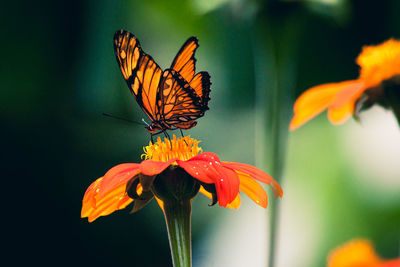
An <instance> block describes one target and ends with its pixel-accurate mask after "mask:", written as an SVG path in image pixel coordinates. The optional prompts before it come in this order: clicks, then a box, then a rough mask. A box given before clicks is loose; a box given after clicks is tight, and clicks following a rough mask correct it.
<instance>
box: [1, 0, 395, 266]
mask: <svg viewBox="0 0 400 267" xmlns="http://www.w3.org/2000/svg"><path fill="white" fill-rule="evenodd" d="M399 10H400V2H399V1H396V0H393V1H380V2H378V1H361V0H359V1H346V0H320V1H317V0H315V1H311V0H310V1H306V0H304V1H273V0H270V1H245V0H231V1H229V0H218V1H217V0H214V1H213V0H193V1H177V0H171V1H161V0H149V1H126V0H125V1H106V0H97V1H76V2H75V1H68V2H54V1H41V2H40V3H39V2H31V1H25V2H22V3H21V2H15V3H13V4H11V3H8V6H7V7H6V8H4V9H3V12H2V13H3V14H2V18H3V19H5V20H6V23H5V24H3V25H5V29H4V30H3V31H2V32H3V38H2V40H3V41H2V42H1V44H0V46H1V51H2V61H3V64H2V67H1V84H2V86H1V102H2V103H1V106H0V108H1V112H0V117H1V123H2V131H1V140H2V147H3V149H2V150H3V160H2V163H3V164H2V165H3V167H2V170H3V180H4V181H6V183H5V185H4V187H3V189H4V190H3V192H4V193H3V194H2V195H3V196H4V200H3V207H4V208H5V209H4V210H3V212H2V221H3V225H4V227H3V235H4V238H3V244H4V245H5V246H6V251H5V252H6V253H5V254H6V255H7V256H8V257H9V259H10V260H11V261H12V264H11V265H10V266H25V265H27V264H30V265H32V264H40V265H41V266H171V259H170V252H169V246H168V238H167V233H166V227H165V222H164V218H163V215H162V212H161V210H160V209H159V207H158V206H157V204H156V203H155V201H152V202H151V203H150V204H149V205H148V206H147V207H146V208H144V209H143V210H141V211H140V212H138V213H136V214H133V215H129V213H128V212H129V209H125V210H122V211H118V212H115V213H114V214H112V215H110V216H106V217H101V218H99V219H97V220H96V221H95V222H93V223H88V222H87V220H86V219H81V218H80V209H81V201H82V197H83V195H84V192H85V190H86V188H87V187H88V186H89V185H90V184H91V183H92V182H93V181H94V180H95V179H96V178H98V177H100V176H102V175H103V174H104V173H105V172H106V171H107V170H108V169H110V168H111V167H113V166H114V165H117V164H120V163H124V162H138V161H139V160H140V155H141V154H142V147H143V146H144V145H146V144H147V143H148V141H149V134H148V133H147V132H146V130H145V129H143V127H142V126H138V125H134V124H128V123H125V122H121V121H118V120H115V119H111V118H108V117H104V116H102V113H103V112H106V113H111V114H113V115H116V116H121V117H125V118H128V119H131V120H137V121H139V120H141V119H142V118H145V119H147V118H146V116H145V114H144V113H143V112H142V111H141V109H140V108H139V106H138V105H137V103H136V101H135V100H134V98H133V97H132V96H131V95H130V92H129V90H128V88H127V86H126V84H125V81H124V80H123V78H122V75H121V73H120V70H119V68H118V65H117V62H116V60H115V56H114V51H113V45H112V38H113V34H114V32H115V31H117V30H119V29H126V30H129V31H130V32H132V33H134V34H135V35H136V36H137V37H138V38H139V40H140V42H141V44H142V48H143V50H144V51H145V52H146V53H148V54H150V55H152V56H153V58H154V59H155V60H156V62H157V63H158V64H159V65H160V66H161V67H162V68H167V67H169V66H170V64H171V62H172V60H173V58H174V56H175V55H176V53H177V51H178V50H179V48H180V47H181V45H182V44H183V43H184V42H185V41H186V39H187V38H189V37H190V36H193V35H194V36H197V37H198V38H199V41H200V48H199V49H198V50H197V54H196V57H197V70H198V71H201V70H203V71H208V72H209V73H210V75H211V81H212V88H211V89H212V91H211V100H210V103H209V106H210V110H209V111H207V112H206V115H205V116H204V117H203V118H201V119H199V120H198V125H197V126H196V127H195V128H193V129H191V130H190V131H187V132H186V134H190V135H191V136H193V137H195V138H197V139H200V140H202V147H203V149H204V151H212V152H215V153H217V154H218V155H219V156H220V158H221V159H222V160H227V161H237V162H244V163H249V164H253V165H254V164H256V165H257V166H258V167H260V168H261V169H263V170H265V171H266V172H269V166H270V163H268V162H271V159H273V158H274V155H273V154H271V152H270V145H271V144H269V143H268V140H269V137H268V136H269V135H270V132H271V129H270V128H269V119H270V118H269V114H271V107H272V106H273V105H275V106H276V107H277V108H278V109H275V110H278V111H279V116H281V125H283V126H282V127H284V128H285V129H287V128H286V127H287V125H288V123H289V120H290V118H291V116H292V105H293V102H294V100H295V98H296V97H297V96H298V95H299V94H300V93H301V92H303V91H304V90H306V89H307V88H309V87H311V86H314V85H317V84H321V83H326V82H337V81H343V80H347V79H354V78H356V77H357V76H358V66H357V65H356V64H355V58H356V57H357V55H358V53H359V52H360V51H361V47H362V46H363V45H367V44H378V43H381V42H383V41H385V40H387V39H388V38H390V37H397V38H399V37H400V19H399V17H398V11H399ZM271 88H279V90H280V91H279V92H280V93H279V97H278V98H274V95H273V94H272V93H271V90H272V89H271ZM275 96H276V95H275ZM275 99H280V100H279V101H275V102H274V100H275ZM275 115H276V114H275ZM280 142H281V145H280V148H281V149H282V151H286V153H282V157H283V159H284V160H283V159H282V160H280V161H281V163H282V164H283V162H285V164H284V167H283V175H282V176H281V177H275V178H276V179H278V180H280V181H281V185H282V187H283V190H284V196H283V199H282V200H277V201H279V202H280V207H281V212H280V213H279V225H278V229H277V230H276V231H277V237H278V241H277V245H278V247H277V264H276V266H279V267H286V266H288V267H291V266H300V267H301V266H308V267H312V266H316V267H317V266H325V260H326V256H327V254H328V252H329V251H330V250H331V249H332V248H334V247H336V246H338V245H340V244H342V243H344V242H346V241H348V240H349V239H352V238H355V237H364V238H368V239H371V240H372V241H373V242H374V244H375V246H376V248H377V251H378V253H379V254H380V255H381V256H383V257H387V258H394V257H396V256H398V255H399V240H400V239H399V238H400V160H399V159H400V131H399V127H398V125H397V123H396V120H395V118H394V117H393V115H392V113H391V112H388V111H385V110H383V109H381V108H378V107H377V108H373V109H371V110H370V111H368V112H364V113H362V115H361V123H356V122H355V121H354V120H350V121H348V122H347V123H346V124H344V125H342V126H338V127H335V126H332V125H330V124H329V122H328V120H327V118H326V115H325V114H323V115H320V116H318V117H317V118H316V119H314V120H312V121H310V122H309V123H308V124H306V125H305V126H303V127H301V128H300V129H298V130H296V131H294V132H291V133H287V131H286V130H285V131H282V135H281V140H280ZM268 190H269V189H268ZM268 193H269V196H270V202H272V201H274V200H273V197H272V192H271V191H270V190H269V191H268ZM242 199H243V202H242V205H241V207H240V209H239V210H238V211H235V210H229V209H223V208H221V207H218V205H216V206H213V207H208V205H207V204H209V203H210V200H208V199H206V198H205V197H203V196H198V197H197V198H196V199H195V200H194V201H193V216H192V239H193V264H194V266H230V267H231V266H256V267H257V266H265V265H266V261H267V251H268V244H267V241H266V240H267V239H268V231H267V229H268V228H267V226H268V218H267V216H268V214H269V209H267V210H263V209H262V208H260V207H258V206H256V205H254V203H252V202H251V200H249V199H248V198H247V197H243V198H242ZM4 261H5V259H4Z"/></svg>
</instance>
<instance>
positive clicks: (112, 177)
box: [99, 163, 140, 194]
mask: <svg viewBox="0 0 400 267" xmlns="http://www.w3.org/2000/svg"><path fill="white" fill-rule="evenodd" d="M139 172H140V170H139V164H137V163H124V164H119V165H117V166H115V167H113V168H111V169H110V170H109V171H108V172H107V173H106V174H105V175H104V179H103V181H102V182H101V185H100V187H99V191H100V194H104V193H106V192H108V191H110V190H113V189H114V188H116V187H118V186H120V185H121V184H126V183H127V182H128V181H129V180H130V179H131V178H132V177H134V176H135V175H136V174H138V173H139Z"/></svg>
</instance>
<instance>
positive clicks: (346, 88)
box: [331, 80, 366, 108]
mask: <svg viewBox="0 0 400 267" xmlns="http://www.w3.org/2000/svg"><path fill="white" fill-rule="evenodd" d="M338 84H340V86H341V89H340V90H339V91H338V92H337V93H336V95H335V99H334V100H333V102H332V105H331V106H332V107H333V108H341V107H342V106H344V105H345V104H347V103H348V102H349V101H352V102H353V103H354V101H355V100H356V99H357V98H358V97H359V96H360V94H361V93H362V92H363V91H364V90H365V89H366V87H365V83H364V81H362V80H351V81H346V82H341V83H338Z"/></svg>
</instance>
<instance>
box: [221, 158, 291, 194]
mask: <svg viewBox="0 0 400 267" xmlns="http://www.w3.org/2000/svg"><path fill="white" fill-rule="evenodd" d="M222 164H223V165H224V166H226V167H228V168H231V169H233V170H235V171H236V172H237V173H239V175H240V173H244V174H247V175H249V176H250V177H251V178H253V179H256V180H258V181H260V182H262V183H265V184H269V185H270V186H271V188H272V191H273V192H274V195H275V197H278V196H279V197H282V195H283V191H282V188H281V186H280V185H279V184H278V182H277V181H275V180H274V178H272V177H271V176H269V175H268V174H266V173H265V172H263V171H262V170H260V169H258V168H256V167H254V166H251V165H249V164H245V163H238V162H223V163H222Z"/></svg>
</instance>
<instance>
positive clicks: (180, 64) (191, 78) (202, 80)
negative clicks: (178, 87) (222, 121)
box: [171, 36, 211, 101]
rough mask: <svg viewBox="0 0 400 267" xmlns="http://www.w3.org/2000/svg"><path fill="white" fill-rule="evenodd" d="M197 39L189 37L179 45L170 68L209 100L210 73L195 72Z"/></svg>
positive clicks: (197, 92) (202, 96) (199, 94)
mask: <svg viewBox="0 0 400 267" xmlns="http://www.w3.org/2000/svg"><path fill="white" fill-rule="evenodd" d="M198 47H199V41H198V39H197V38H196V37H194V36H193V37H190V38H189V39H188V40H187V41H186V42H185V43H184V44H183V45H182V47H181V49H180V50H179V52H178V54H177V55H176V56H175V58H174V61H173V62H172V65H171V69H173V70H175V71H176V72H178V73H179V74H180V75H181V76H182V77H183V79H185V80H186V81H187V82H188V83H189V85H190V86H191V87H192V88H193V89H194V90H195V92H196V94H197V95H198V96H199V97H201V98H202V99H203V101H208V100H209V94H210V85H211V82H210V75H209V74H208V72H205V71H203V72H199V73H197V74H196V75H195V73H196V58H195V56H194V54H195V52H196V50H197V48H198Z"/></svg>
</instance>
